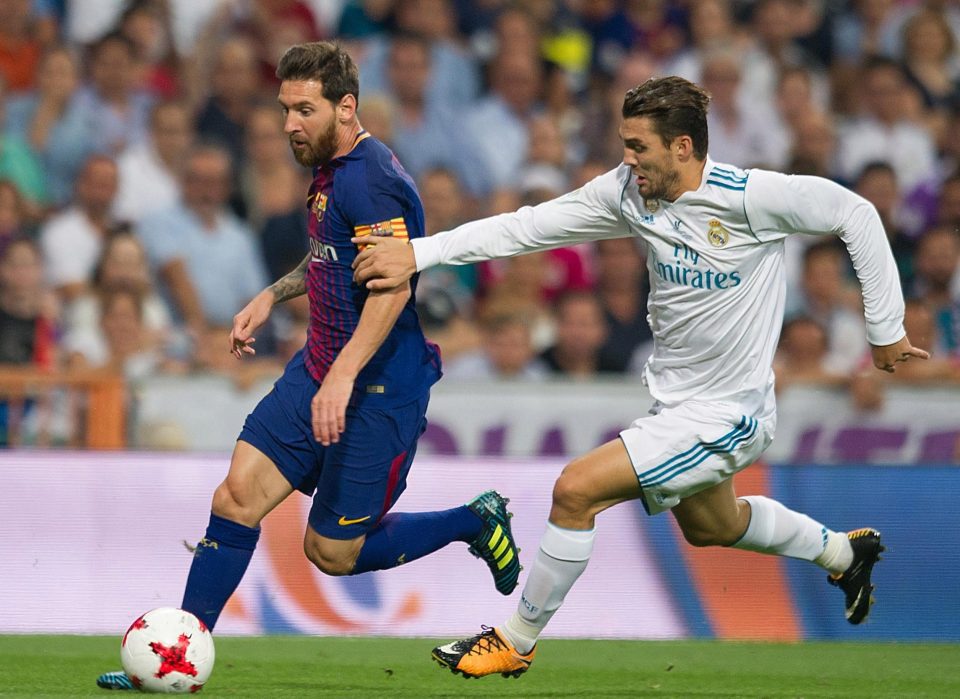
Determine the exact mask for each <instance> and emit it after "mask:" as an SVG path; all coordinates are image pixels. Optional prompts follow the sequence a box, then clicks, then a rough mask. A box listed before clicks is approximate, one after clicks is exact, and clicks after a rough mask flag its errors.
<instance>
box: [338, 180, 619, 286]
mask: <svg viewBox="0 0 960 699" xmlns="http://www.w3.org/2000/svg"><path fill="white" fill-rule="evenodd" d="M625 168H626V166H621V167H619V168H616V169H614V170H611V171H610V172H608V173H606V174H604V175H601V176H600V177H598V178H596V179H595V180H593V181H591V182H588V183H587V184H586V185H584V186H583V187H581V188H580V189H578V190H575V191H573V192H570V193H569V194H564V195H563V196H561V197H558V198H556V199H552V200H550V201H548V202H544V203H543V204H538V205H537V206H532V207H531V206H524V207H523V208H521V209H519V210H518V211H515V212H513V213H509V214H500V215H498V216H490V217H488V218H485V219H481V220H479V221H472V222H470V223H465V224H463V225H462V226H458V227H457V228H454V229H452V230H449V231H444V232H442V233H437V234H436V235H433V236H430V237H429V238H416V239H414V240H411V241H410V243H409V245H408V244H407V243H406V242H405V241H396V240H391V239H390V238H374V237H366V238H354V239H353V242H354V243H356V244H358V245H366V246H367V247H366V248H365V249H364V250H363V251H362V252H361V253H360V254H359V255H357V258H356V260H354V264H353V268H354V281H356V282H357V283H358V284H366V287H367V288H368V289H386V288H390V287H391V286H395V285H396V284H398V283H402V282H404V281H406V280H407V279H409V278H410V277H411V276H412V275H413V274H414V273H415V272H419V271H422V270H424V269H427V268H428V267H433V266H434V265H438V264H448V265H465V264H472V263H475V262H481V261H483V260H492V259H495V258H499V257H513V256H514V255H523V254H526V253H531V252H537V251H540V250H549V249H551V248H560V247H566V246H569V245H574V244H576V243H582V242H586V241H590V240H600V239H603V238H618V237H625V236H628V235H630V229H629V227H628V226H627V224H626V222H625V221H624V220H623V216H622V214H621V211H620V198H621V195H622V193H623V188H624V186H625V184H624V183H625V179H624V178H625V177H627V176H628V175H629V169H625Z"/></svg>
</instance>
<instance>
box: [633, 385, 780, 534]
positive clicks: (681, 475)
mask: <svg viewBox="0 0 960 699" xmlns="http://www.w3.org/2000/svg"><path fill="white" fill-rule="evenodd" d="M651 412H654V414H653V415H650V416H648V417H642V418H640V419H638V420H634V421H633V422H632V423H631V424H630V427H628V428H627V429H625V430H624V431H623V432H621V433H620V439H622V440H623V443H624V445H625V446H626V448H627V453H628V454H629V455H630V461H631V462H632V463H633V470H634V471H636V473H637V480H638V481H639V482H640V488H641V489H642V490H643V497H642V500H643V506H644V508H645V509H646V510H647V513H648V514H651V515H655V514H658V513H660V512H663V511H664V510H669V509H670V508H672V507H675V506H676V505H678V504H679V503H680V501H681V500H683V499H684V498H686V497H689V496H691V495H693V494H694V493H698V492H700V491H701V490H705V489H707V488H709V487H711V486H714V485H717V484H718V483H722V482H723V481H725V480H727V479H728V478H730V477H731V476H733V474H735V473H736V472H737V471H740V470H742V469H744V468H746V467H747V466H749V465H750V464H752V463H753V462H754V461H756V460H757V459H758V458H759V457H760V455H761V454H762V453H763V451H764V450H765V449H766V448H767V447H768V446H769V445H770V442H771V441H773V428H774V425H775V420H774V419H773V416H772V415H769V416H767V415H765V416H762V417H756V416H754V417H751V416H748V415H740V414H738V410H737V407H736V406H730V405H726V404H722V403H682V404H680V405H677V406H673V407H669V408H667V407H662V408H661V407H658V406H655V407H654V409H653V411H651Z"/></svg>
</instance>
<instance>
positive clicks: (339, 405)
mask: <svg viewBox="0 0 960 699" xmlns="http://www.w3.org/2000/svg"><path fill="white" fill-rule="evenodd" d="M355 378H356V377H353V376H347V375H345V374H344V373H343V372H341V371H337V368H336V363H334V364H333V365H332V366H331V367H330V371H329V372H327V375H326V376H325V377H324V378H323V383H322V384H320V388H319V390H317V392H316V394H314V396H313V400H312V401H310V422H311V425H312V426H313V438H314V439H316V440H317V441H318V442H320V444H322V445H323V446H325V447H329V446H330V445H331V444H336V443H337V442H339V441H340V433H341V432H343V431H344V430H345V429H346V427H347V404H348V403H349V402H350V396H351V394H352V393H353V383H354V380H355Z"/></svg>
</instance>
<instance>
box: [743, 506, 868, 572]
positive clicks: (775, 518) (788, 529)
mask: <svg viewBox="0 0 960 699" xmlns="http://www.w3.org/2000/svg"><path fill="white" fill-rule="evenodd" d="M740 500H743V501H744V502H746V503H748V504H749V505H750V524H749V525H748V526H747V531H746V532H744V534H743V536H742V537H740V540H739V541H737V543H735V544H734V545H733V546H734V547H735V548H738V549H744V550H745V551H758V552H760V553H772V554H775V555H778V556H789V557H790V558H800V559H803V560H805V561H812V562H813V563H816V564H817V565H819V566H821V567H823V568H826V569H827V570H829V571H830V572H834V573H836V572H841V573H842V572H843V571H844V570H846V569H847V568H848V567H849V566H850V564H851V563H852V562H853V548H851V546H850V542H849V540H848V539H847V537H846V536H845V535H844V534H838V533H837V532H834V531H830V530H829V529H827V528H826V527H825V526H823V525H822V524H820V523H819V522H817V521H815V520H814V519H812V518H810V517H808V516H807V515H805V514H802V513H800V512H794V511H793V510H790V509H787V508H786V507H784V506H783V505H782V504H780V503H779V502H777V501H776V500H772V499H770V498H767V497H764V496H762V495H748V496H746V497H742V498H740Z"/></svg>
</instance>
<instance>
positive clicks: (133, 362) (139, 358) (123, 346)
mask: <svg viewBox="0 0 960 699" xmlns="http://www.w3.org/2000/svg"><path fill="white" fill-rule="evenodd" d="M97 301H98V304H97V305H98V315H99V318H100V319H99V326H100V334H101V337H102V340H101V339H100V338H97V341H93V340H94V336H92V335H84V336H77V337H74V338H73V339H72V341H71V342H70V343H69V344H68V345H67V346H66V348H65V349H66V351H67V352H68V358H67V366H68V368H71V369H102V370H105V371H111V372H116V373H119V374H122V375H123V376H124V377H125V378H126V379H128V380H130V381H139V380H142V379H145V378H148V377H150V376H153V375H155V374H157V373H159V372H161V371H163V370H165V369H166V367H167V362H166V361H165V358H164V356H163V352H162V348H161V346H160V342H159V340H158V338H157V337H156V336H155V335H154V334H153V333H150V332H149V331H148V329H147V327H146V322H145V318H144V308H143V297H142V296H141V295H140V293H139V292H137V291H136V290H135V289H132V288H128V287H123V286H118V287H113V288H110V289H107V290H105V291H104V292H103V293H102V294H101V295H100V296H99V297H98V298H97Z"/></svg>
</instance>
